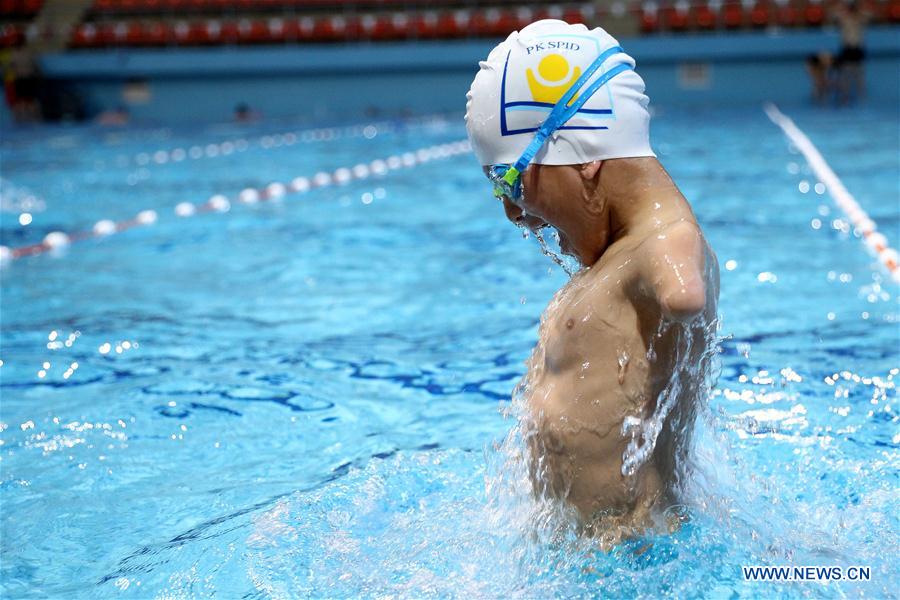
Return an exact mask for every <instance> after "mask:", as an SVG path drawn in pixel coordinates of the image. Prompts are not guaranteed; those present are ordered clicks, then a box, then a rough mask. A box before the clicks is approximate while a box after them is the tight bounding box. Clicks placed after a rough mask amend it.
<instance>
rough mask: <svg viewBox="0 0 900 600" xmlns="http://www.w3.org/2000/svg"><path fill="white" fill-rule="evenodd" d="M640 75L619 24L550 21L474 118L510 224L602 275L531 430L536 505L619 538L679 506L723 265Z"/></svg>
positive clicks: (557, 341)
mask: <svg viewBox="0 0 900 600" xmlns="http://www.w3.org/2000/svg"><path fill="white" fill-rule="evenodd" d="M634 65H635V62H634V60H633V59H632V58H631V57H630V56H628V55H627V54H625V53H624V52H623V51H622V49H621V48H620V47H619V45H618V42H617V41H616V40H615V39H613V38H612V37H611V36H610V35H609V34H607V33H606V32H605V31H603V30H602V29H599V28H597V29H593V30H588V29H587V28H586V27H585V26H584V25H569V24H567V23H564V22H562V21H556V20H544V21H538V22H536V23H533V24H531V25H529V26H528V27H526V28H524V29H523V30H522V31H519V32H514V33H512V34H511V35H510V36H509V37H508V38H507V39H506V41H504V42H503V43H501V44H500V45H498V46H497V47H496V48H494V50H493V51H492V52H491V53H490V55H489V56H488V58H487V60H486V61H483V62H481V63H480V70H479V72H478V74H477V75H476V77H475V80H474V82H473V83H472V87H471V89H470V91H469V93H468V96H467V99H468V103H467V106H466V109H467V110H466V127H467V130H468V133H469V138H470V140H471V142H472V145H473V147H474V150H475V153H476V155H477V157H478V159H479V160H480V161H481V164H482V165H483V168H484V170H485V173H486V174H487V175H488V177H489V179H490V180H491V183H492V185H493V186H494V194H495V196H497V197H498V198H500V199H501V200H502V202H503V208H504V210H505V212H506V217H507V218H508V219H509V220H510V221H512V222H513V223H515V224H517V225H520V226H524V227H528V228H530V229H532V230H539V229H541V228H543V227H547V226H550V227H554V228H555V229H556V231H557V232H558V234H559V242H560V247H561V249H562V251H563V252H564V253H566V254H569V255H571V256H574V257H575V258H577V259H578V261H579V262H580V263H581V264H582V265H583V266H584V267H585V268H584V269H583V270H581V271H580V272H578V273H577V274H576V275H575V276H574V277H573V278H572V279H571V281H570V282H569V283H568V284H567V285H566V286H565V287H563V289H561V290H560V291H559V292H557V294H556V296H555V297H554V299H553V301H552V302H551V303H550V305H549V306H548V308H547V310H546V311H545V313H544V315H543V317H542V319H541V328H540V334H539V337H540V339H539V342H538V345H537V347H536V348H535V351H534V352H533V354H532V357H531V359H530V360H529V362H528V374H527V376H526V379H525V380H524V386H523V395H524V398H525V404H526V408H527V410H526V411H525V414H524V415H523V419H524V421H523V425H524V426H523V430H526V431H530V433H529V434H526V438H527V439H528V445H529V449H530V458H529V462H530V472H531V475H532V482H533V485H534V489H535V491H536V493H538V494H539V495H542V496H544V497H549V498H558V499H565V500H567V501H568V502H569V503H570V504H571V505H572V506H574V507H575V508H576V509H577V514H578V515H579V516H580V522H581V525H582V526H583V527H584V528H585V529H586V530H588V531H592V532H595V533H597V534H598V535H602V536H607V539H613V540H614V539H620V538H621V537H623V536H630V535H637V534H639V533H640V532H641V531H643V530H644V529H645V528H647V527H649V526H651V524H652V523H654V522H660V520H659V515H661V514H663V511H665V509H666V508H668V507H669V506H671V505H673V504H675V503H676V499H675V495H674V493H675V491H676V490H675V487H676V484H677V483H678V481H677V480H678V477H679V475H680V473H681V471H680V470H679V467H680V466H682V465H681V463H682V461H683V458H684V452H685V451H686V445H687V440H688V436H689V434H690V430H691V423H692V421H693V418H694V415H695V413H694V406H695V405H696V402H697V401H698V395H699V394H700V393H702V391H703V389H704V379H705V377H706V370H707V367H708V362H709V355H710V350H711V342H710V340H711V339H712V335H711V331H712V328H713V327H714V323H715V315H716V301H717V297H718V265H717V262H716V258H715V255H714V254H713V252H712V250H711V249H710V248H709V246H708V245H707V243H706V240H705V239H704V237H703V234H702V232H701V231H700V227H699V226H698V225H697V221H696V219H695V217H694V214H693V213H692V211H691V208H690V206H689V205H688V203H687V201H686V200H685V199H684V197H683V196H682V195H681V193H680V192H679V191H678V188H677V187H676V186H675V184H674V183H673V182H672V180H671V179H670V178H669V176H668V174H667V173H666V171H665V169H663V167H662V165H661V164H660V163H659V161H658V160H657V159H656V157H655V155H654V153H653V151H652V150H651V149H650V143H649V122H650V115H649V113H648V112H647V104H648V99H647V97H646V96H645V95H644V83H643V81H642V79H641V78H640V76H638V74H637V73H635V71H634ZM608 536H612V537H611V538H610V537H608Z"/></svg>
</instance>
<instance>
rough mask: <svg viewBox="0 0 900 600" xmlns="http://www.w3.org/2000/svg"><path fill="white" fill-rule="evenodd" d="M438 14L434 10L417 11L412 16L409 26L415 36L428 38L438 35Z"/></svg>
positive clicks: (423, 38)
mask: <svg viewBox="0 0 900 600" xmlns="http://www.w3.org/2000/svg"><path fill="white" fill-rule="evenodd" d="M437 26H438V15H437V13H435V12H431V11H428V12H425V13H418V14H416V15H414V16H413V18H412V22H411V24H410V27H411V28H412V30H413V32H415V35H416V37H417V38H419V39H422V40H430V39H433V38H436V37H437V36H438V28H437Z"/></svg>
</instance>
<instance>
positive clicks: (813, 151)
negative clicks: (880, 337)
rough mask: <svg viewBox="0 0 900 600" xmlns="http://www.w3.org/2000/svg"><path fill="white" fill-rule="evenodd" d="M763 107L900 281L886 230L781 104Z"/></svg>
mask: <svg viewBox="0 0 900 600" xmlns="http://www.w3.org/2000/svg"><path fill="white" fill-rule="evenodd" d="M763 110H765V112H766V115H768V117H769V119H771V121H772V122H773V123H775V124H776V125H778V126H779V127H780V128H781V130H782V131H784V133H785V135H786V136H787V137H788V139H790V140H791V143H793V144H794V146H796V147H797V149H798V150H800V152H801V153H802V154H803V156H804V158H806V162H807V163H809V166H810V168H811V169H812V170H813V173H815V175H816V177H818V178H819V181H821V182H822V183H823V184H825V188H826V189H827V190H828V192H829V194H831V197H832V199H834V202H835V204H837V205H838V206H839V207H840V208H841V210H843V211H844V214H846V215H847V217H848V218H849V219H850V222H851V223H853V226H854V228H855V229H856V231H858V232H859V234H860V235H861V236H862V241H863V243H864V244H865V245H866V247H867V248H868V249H869V250H870V251H871V252H872V253H873V254H874V255H875V256H876V257H877V258H878V261H879V262H880V263H881V265H882V266H883V267H884V268H885V270H887V272H888V273H889V274H890V276H891V278H892V279H893V280H894V281H895V282H897V283H900V254H898V253H897V251H896V250H894V249H893V248H891V246H890V244H889V242H888V240H887V238H886V237H885V236H884V234H882V233H880V232H879V231H877V225H876V224H875V221H873V220H872V219H871V218H870V217H869V215H868V214H866V211H865V210H863V208H862V207H861V206H860V205H859V203H858V202H857V201H856V199H855V198H854V197H853V195H852V194H850V192H849V191H848V190H847V188H846V187H844V184H843V183H842V182H841V180H840V179H839V178H838V176H837V175H836V174H835V173H834V171H832V170H831V167H830V166H828V163H827V162H825V159H824V158H823V157H822V154H821V153H820V152H819V150H818V149H817V148H816V147H815V145H814V144H813V143H812V141H810V139H809V138H808V137H806V134H805V133H803V131H801V130H800V128H799V127H797V125H796V124H795V123H794V121H793V120H792V119H791V118H790V117H788V116H787V115H785V114H784V113H783V112H781V111H780V110H778V107H777V106H775V105H774V104H772V103H771V102H769V103H766V104H765V106H764V107H763Z"/></svg>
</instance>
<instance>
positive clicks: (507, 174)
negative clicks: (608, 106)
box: [488, 46, 632, 205]
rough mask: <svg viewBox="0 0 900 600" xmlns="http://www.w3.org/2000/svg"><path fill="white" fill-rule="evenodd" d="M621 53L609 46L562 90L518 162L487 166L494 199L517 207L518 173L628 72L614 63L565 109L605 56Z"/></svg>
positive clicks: (627, 67)
mask: <svg viewBox="0 0 900 600" xmlns="http://www.w3.org/2000/svg"><path fill="white" fill-rule="evenodd" d="M622 52H624V50H622V48H621V47H620V46H613V47H612V48H610V49H608V50H606V51H604V52H603V53H602V54H600V56H598V57H597V59H596V60H595V61H594V62H592V63H591V66H589V67H588V68H587V70H586V71H585V72H584V73H583V74H582V75H581V77H579V78H578V80H577V81H576V82H575V83H573V84H572V87H570V88H569V89H568V90H567V91H566V93H565V94H564V95H563V97H562V98H560V99H559V102H557V103H556V105H555V106H554V107H553V110H551V111H550V116H548V117H547V119H546V120H545V121H544V122H543V123H542V124H541V126H540V127H539V128H538V130H537V133H536V134H534V139H532V140H531V143H530V144H528V147H527V148H525V151H524V152H523V153H522V156H520V157H519V160H517V161H516V162H515V163H513V164H498V165H491V166H490V168H489V169H488V179H490V180H491V182H492V183H493V184H494V197H496V198H502V197H503V196H506V197H507V198H509V200H510V201H511V202H512V203H514V204H516V205H521V203H522V198H523V196H524V195H525V193H524V190H523V189H522V173H524V172H525V169H526V168H528V164H529V163H530V162H531V161H532V159H534V156H535V154H537V153H538V150H540V149H541V147H542V146H543V145H544V143H546V141H547V138H548V137H550V134H552V133H553V132H554V131H556V130H557V129H559V128H560V127H562V126H563V125H565V124H566V122H567V121H568V120H569V119H571V118H572V117H574V116H575V113H577V112H578V110H579V109H580V108H581V107H582V106H584V104H585V102H587V101H588V100H589V99H590V98H591V96H593V95H594V92H596V91H597V90H599V89H600V88H601V87H602V86H603V85H604V84H605V83H606V82H608V81H609V80H610V79H612V78H613V77H615V76H616V75H618V74H619V73H622V72H624V71H629V70H631V69H632V66H631V65H629V64H625V63H620V64H617V65H616V66H614V67H613V68H612V69H610V70H609V71H606V72H605V73H603V74H602V75H601V76H600V77H598V78H597V80H596V81H594V83H592V84H591V85H590V86H588V88H587V89H586V90H585V91H584V93H583V94H581V95H580V96H579V97H578V99H577V100H576V101H575V102H572V105H571V106H569V102H570V101H571V100H572V97H573V96H575V94H576V93H578V90H579V89H581V86H583V85H584V84H585V83H587V81H588V79H590V78H591V77H592V76H593V75H594V73H596V72H597V69H599V68H600V66H601V65H602V64H603V63H604V62H606V60H607V59H608V58H609V57H611V56H613V55H615V54H619V53H622Z"/></svg>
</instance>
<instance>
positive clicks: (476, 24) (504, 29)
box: [472, 8, 518, 37]
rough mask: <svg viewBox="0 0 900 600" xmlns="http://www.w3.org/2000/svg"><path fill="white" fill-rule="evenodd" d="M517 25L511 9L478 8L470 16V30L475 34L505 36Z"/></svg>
mask: <svg viewBox="0 0 900 600" xmlns="http://www.w3.org/2000/svg"><path fill="white" fill-rule="evenodd" d="M517 25H518V21H517V19H516V16H515V14H514V13H513V12H511V11H500V10H498V9H496V8H493V9H488V10H480V11H478V12H476V13H475V14H474V15H473V16H472V30H473V31H474V33H476V34H477V35H483V36H491V37H495V36H503V37H506V36H507V35H509V33H510V32H511V31H513V30H514V29H516V27H517Z"/></svg>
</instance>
